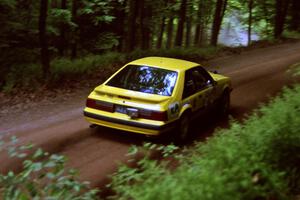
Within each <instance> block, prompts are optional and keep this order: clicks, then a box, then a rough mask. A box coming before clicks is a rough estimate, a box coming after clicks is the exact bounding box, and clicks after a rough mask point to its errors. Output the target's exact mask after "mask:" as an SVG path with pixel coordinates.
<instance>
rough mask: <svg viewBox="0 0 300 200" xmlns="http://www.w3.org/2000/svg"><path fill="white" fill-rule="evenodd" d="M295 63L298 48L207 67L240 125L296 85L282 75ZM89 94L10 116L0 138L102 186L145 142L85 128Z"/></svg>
mask: <svg viewBox="0 0 300 200" xmlns="http://www.w3.org/2000/svg"><path fill="white" fill-rule="evenodd" d="M297 62H300V42H297V43H293V44H292V43H290V44H283V45H278V46H273V47H269V48H263V49H257V50H252V51H249V52H244V53H242V54H241V55H238V56H236V55H235V56H228V57H222V58H219V59H215V60H212V61H210V62H209V63H207V66H210V67H208V68H209V69H217V70H218V71H219V72H220V73H221V74H225V75H227V76H230V77H231V78H232V81H233V88H234V91H233V92H232V109H231V115H232V116H233V117H234V118H236V119H239V120H240V119H242V118H243V116H244V115H245V114H246V113H249V112H250V111H251V110H252V109H253V108H255V107H257V106H258V105H259V104H260V103H262V102H266V101H267V100H268V99H269V97H270V96H274V95H275V94H276V93H278V92H279V91H280V90H281V88H282V87H283V86H284V85H289V84H292V83H293V82H294V81H293V80H292V79H291V78H290V76H289V75H288V74H286V73H285V71H286V70H287V68H288V66H290V65H291V64H294V63H297ZM216 66H220V67H219V68H217V67H216ZM87 94H88V89H87V90H86V91H82V93H81V95H78V97H77V98H74V99H72V100H70V101H69V102H65V103H61V102H57V104H55V103H53V105H51V106H49V107H44V108H43V109H41V110H29V111H26V112H24V113H22V114H20V115H18V116H13V117H12V116H9V115H8V118H9V117H11V118H13V121H12V120H10V121H9V122H7V121H5V120H3V121H2V122H0V127H1V128H0V132H1V133H3V134H2V135H4V137H9V136H11V135H16V136H18V137H19V140H20V142H21V143H28V142H30V141H31V142H33V143H35V144H37V145H38V146H41V147H43V148H44V149H45V150H46V151H49V152H52V153H60V154H64V155H66V156H67V157H68V163H67V164H68V166H70V167H72V168H76V169H78V170H79V171H80V178H81V179H82V180H88V181H90V182H91V183H92V186H97V185H101V184H103V183H104V182H105V181H106V179H107V178H106V177H107V175H109V174H111V173H112V172H114V171H115V169H116V167H117V163H119V162H123V161H125V160H126V159H127V158H126V156H125V155H126V153H127V150H128V147H129V146H130V145H131V144H139V143H141V142H142V141H143V138H141V137H137V136H134V135H132V134H128V133H125V132H122V131H115V130H110V129H106V128H99V129H90V128H88V126H89V124H88V123H87V122H85V121H84V119H83V117H82V109H83V105H84V101H85V99H84V97H85V96H86V95H87ZM2 117H3V116H2ZM4 122H5V123H4ZM222 124H224V122H214V123H210V124H209V125H203V126H198V127H194V130H193V132H194V133H195V134H196V135H197V137H196V138H198V139H203V138H205V137H206V136H210V135H211V134H212V133H213V130H214V129H215V128H216V127H217V126H219V125H222ZM203 127H204V128H203ZM0 162H1V167H0V171H1V172H5V171H7V170H9V169H16V168H17V167H18V165H16V164H15V163H14V161H9V160H8V159H7V156H5V155H3V154H2V155H0Z"/></svg>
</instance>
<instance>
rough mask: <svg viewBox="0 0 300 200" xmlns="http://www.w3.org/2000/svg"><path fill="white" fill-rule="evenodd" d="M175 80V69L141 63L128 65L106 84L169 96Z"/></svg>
mask: <svg viewBox="0 0 300 200" xmlns="http://www.w3.org/2000/svg"><path fill="white" fill-rule="evenodd" d="M176 80H177V72H176V71H171V70H166V69H161V68H156V67H149V66H142V65H128V66H126V67H125V68H123V69H122V70H121V71H120V72H119V73H117V74H116V75H115V76H114V77H113V78H112V79H111V80H110V81H109V82H108V83H106V85H109V86H113V87H119V88H124V89H128V90H134V91H138V92H144V93H149V94H158V95H163V96H171V95H172V92H173V89H174V86H175V84H176Z"/></svg>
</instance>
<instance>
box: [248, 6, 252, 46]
mask: <svg viewBox="0 0 300 200" xmlns="http://www.w3.org/2000/svg"><path fill="white" fill-rule="evenodd" d="M248 9H249V18H248V46H249V45H250V44H251V29H252V9H253V0H249V4H248Z"/></svg>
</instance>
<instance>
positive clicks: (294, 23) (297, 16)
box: [290, 0, 300, 31]
mask: <svg viewBox="0 0 300 200" xmlns="http://www.w3.org/2000/svg"><path fill="white" fill-rule="evenodd" d="M299 11H300V1H299V0H293V1H292V8H291V23H290V29H291V30H293V31H300V12H299Z"/></svg>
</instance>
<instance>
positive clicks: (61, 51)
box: [58, 0, 67, 56]
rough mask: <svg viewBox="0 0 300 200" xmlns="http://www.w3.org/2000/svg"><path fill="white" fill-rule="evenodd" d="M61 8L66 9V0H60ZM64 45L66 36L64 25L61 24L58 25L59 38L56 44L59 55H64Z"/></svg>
mask: <svg viewBox="0 0 300 200" xmlns="http://www.w3.org/2000/svg"><path fill="white" fill-rule="evenodd" d="M61 9H63V10H65V9H67V0H61ZM65 47H66V37H65V25H64V24H62V25H61V27H60V38H59V45H58V52H59V55H60V56H64V54H65Z"/></svg>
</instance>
